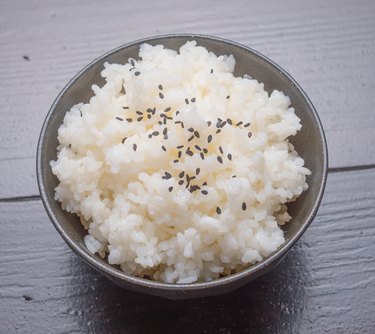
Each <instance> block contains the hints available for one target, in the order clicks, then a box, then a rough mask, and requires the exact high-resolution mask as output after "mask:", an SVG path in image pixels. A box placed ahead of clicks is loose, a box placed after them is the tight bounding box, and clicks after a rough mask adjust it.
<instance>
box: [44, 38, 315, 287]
mask: <svg viewBox="0 0 375 334" xmlns="http://www.w3.org/2000/svg"><path fill="white" fill-rule="evenodd" d="M139 57H140V60H138V61H136V60H134V59H129V60H128V63H126V64H125V65H120V64H105V65H104V70H103V71H102V76H103V77H104V78H105V80H106V84H105V85H104V86H103V87H101V88H100V87H98V86H96V85H93V86H92V89H93V91H94V93H95V95H94V96H93V97H92V98H91V100H90V102H89V103H88V104H78V105H75V106H73V107H72V108H71V109H70V110H69V111H68V112H67V113H66V115H65V118H64V122H63V124H62V125H61V126H60V128H59V132H58V140H59V142H60V145H59V146H58V148H57V149H58V158H57V161H51V167H52V171H53V173H54V174H55V175H56V176H57V177H58V179H59V181H60V183H59V185H58V186H57V188H56V196H55V199H56V200H58V201H60V202H61V204H62V208H63V209H64V210H66V211H69V212H73V213H76V214H77V215H78V216H79V217H80V219H81V222H82V224H83V225H84V227H85V228H86V229H87V230H88V234H87V236H86V237H85V243H86V246H87V248H88V250H89V251H90V252H92V253H98V254H100V255H101V256H102V257H104V256H106V255H108V262H109V263H110V264H118V265H120V266H121V268H122V270H123V271H124V272H126V273H128V274H131V275H136V276H140V277H149V278H151V279H153V280H158V281H163V282H168V283H191V282H195V281H210V280H212V279H215V278H218V277H220V276H223V275H228V274H231V273H233V272H236V271H239V270H242V269H243V268H246V267H248V266H249V265H251V264H254V263H256V262H259V261H261V260H262V259H263V258H265V257H267V256H268V255H270V254H271V253H272V252H274V251H276V250H277V248H278V247H279V246H280V245H282V244H283V242H284V241H285V239H284V236H283V231H282V230H281V228H280V226H279V225H282V224H284V223H285V222H287V221H289V220H290V218H291V217H290V216H289V214H288V213H287V208H286V206H285V203H287V202H290V201H293V200H295V199H296V197H298V196H299V195H300V194H301V193H302V192H303V191H304V190H305V189H307V183H306V175H309V174H310V171H309V170H308V169H307V168H305V167H304V161H303V159H302V158H300V157H299V156H298V154H297V152H296V151H295V150H294V148H293V146H292V145H291V144H290V143H289V142H288V139H287V138H288V137H289V136H293V135H295V134H296V133H297V131H298V130H299V129H300V128H301V124H300V119H299V118H298V117H297V116H296V115H295V113H294V109H293V108H291V107H290V100H289V98H288V97H287V96H285V95H284V94H283V93H282V92H280V91H277V90H275V91H273V92H272V93H271V94H270V95H269V94H268V93H267V92H266V91H265V90H264V87H263V84H262V83H259V82H257V81H256V80H253V79H251V78H250V77H249V76H245V77H244V78H241V77H235V76H233V74H232V73H233V70H234V66H235V60H234V58H233V56H219V57H217V56H216V55H215V54H213V53H211V52H208V51H207V50H206V49H205V48H203V47H200V46H197V45H196V42H195V41H191V42H188V43H186V44H185V45H184V46H182V47H181V48H180V50H179V52H176V51H173V50H169V49H166V48H164V47H163V46H162V45H157V46H151V45H148V44H143V45H142V46H141V47H140V52H139Z"/></svg>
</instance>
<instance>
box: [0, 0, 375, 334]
mask: <svg viewBox="0 0 375 334" xmlns="http://www.w3.org/2000/svg"><path fill="white" fill-rule="evenodd" d="M175 32H191V33H203V34H210V35H216V36H219V37H224V38H228V39H231V40H234V41H236V42H239V43H242V44H245V45H247V46H250V47H252V48H254V49H256V50H258V51H259V52H261V53H263V54H265V55H266V56H268V57H269V58H271V59H273V60H274V61H276V62H277V63H279V64H280V65H281V66H282V67H283V68H285V69H286V70H287V71H288V72H289V73H290V74H291V75H292V76H293V77H294V78H295V79H296V80H297V81H298V82H299V83H300V84H301V85H302V87H303V88H304V89H305V91H306V92H307V94H308V95H309V97H310V98H311V100H312V101H313V103H314V104H315V106H316V108H317V110H318V113H319V115H320V117H321V120H322V123H323V126H324V129H325V131H326V136H327V140H328V147H329V154H330V173H329V177H328V184H327V188H326V192H325V195H324V199H323V202H322V205H321V208H320V210H319V213H318V215H317V217H316V219H315V220H314V222H313V223H312V225H311V226H310V228H309V229H308V230H307V232H306V233H305V234H304V236H303V237H302V239H301V240H300V241H299V242H298V244H297V245H296V246H295V247H294V248H293V250H292V251H291V252H290V254H289V255H288V256H287V257H286V259H285V260H284V261H283V262H282V263H281V264H280V266H279V267H278V268H276V269H275V270H273V271H272V272H270V273H269V274H267V275H265V276H263V277H261V278H259V279H257V280H256V281H254V282H252V283H250V284H248V285H247V286H245V287H243V288H241V289H239V290H237V291H235V292H233V293H230V294H228V295H224V296H218V297H213V298H203V299H197V300H190V301H177V302H173V301H169V300H163V299H160V298H156V297H149V296H144V295H140V294H137V293H133V292H129V291H126V290H123V289H120V288H118V287H117V286H115V285H114V284H112V283H111V282H109V281H108V280H107V279H105V278H104V277H102V276H101V275H99V274H97V273H96V272H94V271H93V270H92V269H91V268H89V267H88V266H87V265H86V264H84V263H83V262H82V261H81V260H80V259H79V258H78V257H77V256H76V255H74V254H73V253H72V252H71V251H70V249H68V246H67V245H66V244H65V243H64V241H63V240H62V239H61V237H60V236H59V235H58V233H57V232H56V231H55V229H54V228H53V226H52V224H51V223H50V221H49V219H48V217H47V215H46V213H45V211H44V208H43V206H42V204H41V201H40V197H39V194H38V189H37V185H36V177H35V151H36V144H37V138H38V134H39V131H40V128H41V125H42V122H43V119H44V117H45V115H46V113H47V111H48V109H49V107H50V105H51V104H52V102H53V100H54V98H55V97H56V95H57V94H58V92H59V91H60V90H61V89H62V88H63V86H64V85H65V84H66V83H67V81H68V80H69V79H70V78H71V77H72V76H73V75H74V74H75V73H76V72H78V71H79V70H80V69H81V68H82V67H83V66H84V65H85V64H87V63H88V62H90V61H91V60H93V59H94V58H95V57H97V56H99V55H101V54H102V53H104V52H106V51H108V50H110V49H112V48H114V47H117V46H119V45H121V44H124V43H126V42H130V41H133V40H135V39H138V38H142V37H146V36H151V35H157V34H164V33H175ZM374 106H375V2H374V1H372V0H368V1H350V0H343V1H334V0H329V1H321V0H318V1H299V0H288V1H271V0H262V1H246V0H242V1H218V0H217V1H206V0H199V1H198V0H194V1H188V0H167V1H152V2H151V1H143V0H134V1H73V0H68V1H60V2H57V1H56V2H53V1H47V0H38V1H37V0H29V1H21V0H16V1H11V0H9V1H4V0H1V1H0V172H1V174H0V333H67V332H69V333H86V332H90V333H120V332H124V333H148V332H152V333H159V332H162V333H176V332H177V333H375V220H374V217H375V135H374V132H375V109H374Z"/></svg>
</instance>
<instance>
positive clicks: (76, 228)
mask: <svg viewBox="0 0 375 334" xmlns="http://www.w3.org/2000/svg"><path fill="white" fill-rule="evenodd" d="M193 39H194V40H196V41H197V43H198V45H201V46H204V47H206V48H207V49H208V50H209V51H212V52H214V53H215V54H217V55H221V54H232V55H233V56H234V57H235V59H236V68H235V71H234V74H235V75H236V76H241V75H244V74H251V76H252V77H253V78H255V79H257V80H258V81H260V82H263V83H264V86H265V90H267V91H268V92H270V91H272V90H274V89H278V90H281V91H283V92H284V93H285V94H286V95H288V96H289V97H290V99H291V103H292V106H293V107H294V108H295V110H296V114H297V116H298V117H299V118H300V119H301V124H302V130H301V131H299V132H298V134H297V135H296V136H294V137H292V138H291V142H292V144H293V145H294V146H295V148H296V150H297V152H298V153H299V154H300V156H302V158H303V159H304V160H305V165H306V166H307V167H308V168H309V169H310V170H311V171H312V175H311V176H309V177H308V178H307V182H308V184H309V189H308V190H307V191H305V192H304V193H303V194H302V195H301V196H300V197H299V198H298V200H297V201H295V202H293V203H291V204H290V205H289V206H288V207H289V212H290V214H291V215H292V217H293V219H292V220H291V221H290V222H289V223H287V224H285V225H284V226H283V230H284V234H285V238H286V242H285V243H284V244H283V245H282V246H281V247H280V248H279V249H278V250H277V251H276V252H275V253H273V254H271V255H270V256H269V257H268V258H266V259H264V260H263V261H262V262H260V263H258V264H255V265H252V266H251V267H249V268H247V269H245V270H243V271H241V272H238V273H235V274H232V275H230V276H226V277H223V278H218V279H216V280H213V281H211V282H202V283H199V282H197V283H190V284H167V283H161V282H156V281H151V280H148V279H143V278H138V277H134V276H130V275H127V274H125V273H124V272H122V271H121V270H120V269H119V268H118V267H116V266H112V265H110V264H108V262H107V261H106V259H102V258H100V257H99V256H97V255H93V254H91V253H90V252H89V251H88V250H87V248H86V246H85V243H84V240H83V239H84V236H85V235H86V231H85V230H84V228H83V226H82V224H81V223H80V221H79V219H78V217H77V216H76V215H73V214H70V213H68V212H65V211H63V210H62V209H61V206H60V203H58V202H57V201H55V200H54V189H55V187H56V186H57V184H58V180H57V178H56V177H55V175H53V174H52V171H51V168H50V165H49V162H50V161H51V160H55V159H56V155H57V152H56V147H57V145H58V141H57V130H58V128H59V126H60V125H61V124H62V121H63V118H64V115H65V113H66V111H68V110H69V109H70V108H71V107H72V106H73V105H74V104H77V103H79V102H88V101H89V99H90V97H91V96H92V95H93V93H92V91H91V89H90V87H91V85H92V84H94V83H95V84H98V85H102V84H104V79H103V78H102V77H101V76H100V72H101V71H102V69H103V64H104V62H110V63H123V62H124V61H125V60H127V58H129V57H132V58H138V57H137V56H138V51H139V46H140V45H141V44H142V43H145V42H147V43H149V44H152V45H156V44H163V45H165V46H166V47H168V48H170V49H174V50H177V49H178V48H179V47H180V46H182V45H183V44H184V43H186V42H187V41H189V40H193ZM327 161H328V155H327V147H326V141H325V137H324V132H323V128H322V125H321V123H320V120H319V117H318V115H317V113H316V111H315V109H314V106H313V105H312V103H311V102H310V100H309V98H308V97H307V96H306V94H305V93H304V91H303V90H302V88H301V87H300V86H299V85H298V84H297V82H296V81H295V80H294V79H293V78H292V77H291V76H290V75H289V74H288V73H287V72H286V71H284V70H283V69H282V68H281V67H280V66H278V65H277V64H275V63H274V62H273V61H271V60H270V59H268V58H266V57H265V56H263V55H261V54H260V53H258V52H257V51H254V50H252V49H250V48H248V47H246V46H243V45H240V44H238V43H234V42H231V41H228V40H224V39H221V38H216V37H211V36H204V35H191V34H178V35H164V36H156V37H151V38H146V39H142V40H138V41H135V42H132V43H128V44H125V45H123V46H121V47H119V48H117V49H114V50H112V51H110V52H108V53H106V54H104V55H102V56H101V57H99V58H97V59H96V60H94V61H93V62H92V63H90V64H89V65H87V66H86V67H85V68H84V69H83V70H82V71H81V72H79V73H78V74H77V75H76V76H75V77H74V78H73V79H72V80H71V81H70V82H69V83H68V84H67V85H66V87H65V88H64V89H63V90H62V91H61V93H60V94H59V95H58V97H57V98H56V100H55V101H54V103H53V104H52V107H51V109H50V110H49V112H48V114H47V116H46V119H45V122H44V124H43V127H42V130H41V134H40V138H39V143H38V151H37V178H38V186H39V190H40V194H41V199H42V201H43V204H44V207H45V209H46V211H47V213H48V216H49V217H50V219H51V221H52V223H53V225H54V226H55V228H56V229H57V231H58V232H59V233H60V235H61V236H62V238H63V239H64V240H65V241H66V243H67V244H68V245H69V246H70V247H71V249H72V250H73V251H74V252H75V253H76V254H78V255H79V256H80V257H81V258H82V259H83V260H84V261H85V262H86V263H87V264H89V265H90V266H91V267H92V268H94V269H95V270H97V271H99V272H100V273H102V274H103V275H105V276H106V277H108V278H109V279H110V280H111V281H113V282H114V283H116V284H117V285H119V286H121V287H123V288H127V289H130V290H134V291H138V292H141V293H146V294H151V295H156V296H160V297H165V298H169V299H187V298H197V297H203V296H212V295H218V294H224V293H228V292H230V291H232V290H234V289H237V288H239V287H240V286H242V285H244V284H246V283H248V282H250V281H251V280H253V279H255V278H257V277H258V276H260V275H263V274H265V273H266V272H268V271H269V270H271V269H273V268H275V267H276V266H277V265H278V263H279V262H280V261H281V260H282V259H283V257H284V256H285V255H286V254H287V252H288V251H289V250H290V248H291V247H292V246H293V245H294V244H295V243H296V242H297V240H298V239H299V238H300V237H301V235H302V234H303V233H304V231H305V230H306V229H307V227H308V226H309V225H310V223H311V221H312V220H313V218H314V216H315V215H316V212H317V210H318V207H319V205H320V202H321V199H322V196H323V192H324V187H325V183H326V178H327Z"/></svg>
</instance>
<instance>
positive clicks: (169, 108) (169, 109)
mask: <svg viewBox="0 0 375 334" xmlns="http://www.w3.org/2000/svg"><path fill="white" fill-rule="evenodd" d="M171 109H172V108H171V107H168V108H165V109H164V111H165V112H168V111H171Z"/></svg>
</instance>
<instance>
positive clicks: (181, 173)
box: [178, 171, 185, 179]
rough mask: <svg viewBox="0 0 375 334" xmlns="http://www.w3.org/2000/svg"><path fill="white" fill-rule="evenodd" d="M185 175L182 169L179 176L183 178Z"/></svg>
mask: <svg viewBox="0 0 375 334" xmlns="http://www.w3.org/2000/svg"><path fill="white" fill-rule="evenodd" d="M184 175H185V172H184V171H182V172H180V174H178V177H179V178H180V179H182V178H183V177H184Z"/></svg>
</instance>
